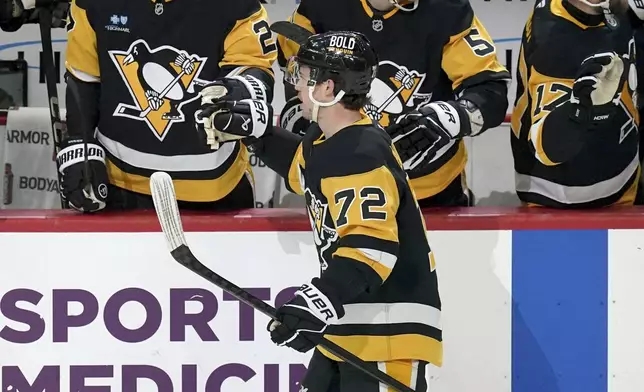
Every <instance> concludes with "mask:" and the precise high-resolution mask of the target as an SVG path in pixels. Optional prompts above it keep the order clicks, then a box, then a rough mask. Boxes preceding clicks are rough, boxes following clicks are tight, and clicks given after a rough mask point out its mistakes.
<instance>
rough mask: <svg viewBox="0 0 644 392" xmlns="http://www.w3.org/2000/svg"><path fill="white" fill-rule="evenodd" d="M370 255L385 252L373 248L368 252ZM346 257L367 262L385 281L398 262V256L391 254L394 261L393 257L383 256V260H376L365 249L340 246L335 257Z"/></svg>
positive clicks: (334, 254)
mask: <svg viewBox="0 0 644 392" xmlns="http://www.w3.org/2000/svg"><path fill="white" fill-rule="evenodd" d="M367 253H369V254H370V255H372V256H373V254H374V253H384V252H376V251H373V250H371V252H367ZM336 256H337V257H346V258H347V259H351V260H355V261H359V262H361V263H365V264H366V265H368V266H369V267H371V268H372V269H373V270H374V271H376V273H377V274H378V275H379V276H380V279H382V281H383V282H384V281H385V280H387V278H388V277H389V275H390V274H391V271H392V270H393V268H394V265H395V264H396V260H395V259H396V256H393V255H389V256H391V257H393V261H392V259H391V257H387V256H385V257H383V258H382V261H376V260H373V259H372V258H371V257H369V256H367V255H366V254H365V253H363V251H361V250H359V249H356V248H346V247H340V248H338V249H337V250H336V251H335V252H334V253H333V257H336Z"/></svg>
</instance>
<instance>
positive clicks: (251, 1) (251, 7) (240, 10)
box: [222, 0, 264, 20]
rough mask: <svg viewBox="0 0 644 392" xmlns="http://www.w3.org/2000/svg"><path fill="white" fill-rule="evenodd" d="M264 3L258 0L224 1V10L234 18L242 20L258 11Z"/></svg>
mask: <svg viewBox="0 0 644 392" xmlns="http://www.w3.org/2000/svg"><path fill="white" fill-rule="evenodd" d="M262 7H264V5H263V4H262V3H261V2H260V1H259V0H234V1H229V2H226V7H225V9H224V10H222V11H225V12H227V13H229V14H230V15H231V17H233V18H234V19H235V20H243V19H246V18H248V17H249V16H251V15H253V14H254V13H256V12H257V11H259V10H260V9H261V8H262Z"/></svg>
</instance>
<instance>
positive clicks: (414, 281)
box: [287, 117, 442, 366]
mask: <svg viewBox="0 0 644 392" xmlns="http://www.w3.org/2000/svg"><path fill="white" fill-rule="evenodd" d="M287 184H288V186H289V188H290V189H291V190H293V191H295V192H296V193H298V194H303V195H304V196H305V198H306V201H307V209H308V214H309V217H310V219H311V226H312V229H313V236H314V241H315V245H316V247H317V251H318V255H319V260H320V264H321V269H322V276H324V274H325V271H326V270H327V269H329V271H330V269H331V268H342V267H349V266H351V267H354V268H356V269H359V270H361V271H363V276H365V279H366V280H370V281H372V282H377V283H378V284H376V285H375V286H376V287H378V289H377V290H375V291H374V292H371V293H368V294H367V293H363V294H361V295H359V296H358V297H356V298H355V299H352V300H350V301H349V302H350V303H348V304H345V305H344V307H345V316H344V317H343V318H342V319H340V320H339V324H337V325H331V326H329V327H328V329H327V338H329V339H331V340H333V341H335V342H336V343H338V344H340V345H341V346H342V347H344V348H346V349H348V350H349V351H351V352H353V353H354V354H356V355H358V356H359V357H360V358H362V359H363V360H365V361H389V360H397V359H417V360H424V361H427V362H431V363H433V364H434V365H437V366H440V364H441V362H442V332H441V327H440V314H441V303H440V298H439V294H438V286H437V279H436V272H435V262H434V257H433V254H432V253H431V250H430V247H429V244H428V241H427V236H426V230H425V224H424V220H423V217H422V214H421V212H420V209H419V208H418V203H417V202H416V199H415V198H414V194H413V191H412V190H411V187H410V184H409V180H408V177H407V175H406V174H405V172H404V171H403V169H402V165H401V163H400V158H399V157H398V155H397V154H396V152H395V150H394V147H393V145H392V144H391V140H390V139H389V138H388V136H387V135H386V133H385V132H384V131H383V130H382V129H381V128H379V127H376V126H375V125H372V120H370V119H369V118H367V117H364V118H363V119H362V120H361V121H358V122H357V123H355V124H353V125H351V126H349V127H347V128H345V129H343V130H341V131H340V132H338V133H336V134H335V135H334V136H333V137H331V138H329V139H325V138H324V136H323V135H322V132H321V131H320V129H319V127H318V126H317V125H316V124H315V123H314V124H313V125H311V128H309V130H308V131H307V133H306V135H305V136H304V138H303V139H302V142H301V143H300V146H299V148H298V150H297V152H296V154H295V158H294V160H293V162H292V164H291V168H290V172H289V176H288V180H287ZM333 263H336V264H335V267H334V264H333ZM338 263H343V265H342V267H340V266H338V265H337V264H338ZM365 270H366V271H368V273H364V271H365ZM330 273H331V272H330ZM356 283H357V282H351V281H348V282H342V283H341V284H346V285H352V284H354V285H355V284H356ZM385 315H386V316H385ZM323 353H325V354H326V355H328V356H330V357H331V358H332V359H336V358H334V357H333V356H332V355H331V354H329V353H326V352H324V351H323Z"/></svg>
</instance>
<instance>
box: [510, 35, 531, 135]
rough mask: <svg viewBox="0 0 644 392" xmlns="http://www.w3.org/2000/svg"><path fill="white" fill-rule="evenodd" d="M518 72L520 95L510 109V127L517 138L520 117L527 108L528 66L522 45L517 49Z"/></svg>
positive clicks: (520, 123)
mask: <svg viewBox="0 0 644 392" xmlns="http://www.w3.org/2000/svg"><path fill="white" fill-rule="evenodd" d="M519 74H520V75H521V84H522V85H521V88H522V91H521V96H520V97H519V99H518V100H517V103H516V105H515V106H514V110H513V111H512V120H511V128H512V132H513V133H514V135H515V136H516V137H517V138H518V137H519V135H520V134H521V126H522V125H523V124H522V122H521V119H522V118H523V116H524V114H525V111H526V109H527V108H528V89H527V88H528V68H527V66H526V62H525V52H524V48H523V45H521V49H520V50H519Z"/></svg>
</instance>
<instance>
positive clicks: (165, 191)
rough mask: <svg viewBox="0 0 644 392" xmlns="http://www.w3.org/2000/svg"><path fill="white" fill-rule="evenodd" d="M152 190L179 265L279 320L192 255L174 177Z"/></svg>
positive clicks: (354, 361)
mask: <svg viewBox="0 0 644 392" xmlns="http://www.w3.org/2000/svg"><path fill="white" fill-rule="evenodd" d="M150 190H151V192H152V200H153V201H154V209H155V210H156V213H157V216H158V218H159V223H160V224H161V229H162V230H163V234H164V235H165V239H166V243H167V245H168V247H169V248H170V254H171V255H172V257H173V258H174V259H175V260H176V261H177V262H179V264H181V265H183V266H184V267H186V268H187V269H189V270H190V271H192V272H194V273H195V274H197V275H199V276H201V277H202V278H204V279H205V280H207V281H209V282H210V283H212V284H214V285H215V286H218V287H219V288H221V289H222V290H224V291H225V292H227V293H229V294H231V295H232V296H234V297H235V298H237V299H238V300H239V301H241V302H243V303H245V304H247V305H248V306H250V307H252V308H253V309H255V310H257V311H259V312H261V313H263V314H264V315H266V316H268V317H270V318H271V319H273V320H277V311H276V309H275V308H274V307H272V306H270V305H269V304H267V303H266V302H264V301H262V300H261V299H259V298H257V297H255V296H254V295H252V294H250V293H249V292H248V291H246V290H244V289H242V288H240V287H238V286H236V285H235V284H233V283H231V282H229V281H228V280H226V279H224V278H223V277H221V276H220V275H217V274H216V273H215V272H214V271H212V270H211V269H209V268H208V267H206V266H205V265H203V264H202V263H201V262H200V261H199V260H198V259H197V258H196V257H195V255H194V254H193V253H192V251H191V250H190V248H189V247H188V245H187V242H186V238H185V235H184V231H183V226H182V224H181V215H180V214H179V207H178V205H177V199H176V195H175V192H174V185H173V184H172V179H171V178H170V176H169V175H168V174H167V173H165V172H156V173H154V174H152V176H151V177H150ZM319 345H320V346H322V347H324V348H325V349H327V350H328V351H329V352H330V353H331V354H333V355H335V356H337V357H339V358H341V359H342V360H344V361H345V362H347V363H349V364H351V365H353V366H355V367H356V368H357V369H358V370H360V371H362V372H364V373H365V374H367V375H369V376H370V377H373V378H374V379H376V380H378V381H379V382H381V383H383V384H385V385H387V386H388V387H390V388H393V389H395V390H396V391H398V392H413V391H414V390H413V389H411V388H410V387H408V386H406V385H404V384H402V383H401V382H400V381H398V380H396V379H394V378H393V377H391V376H390V375H388V374H386V373H383V372H381V371H380V370H378V369H377V368H369V366H368V364H367V363H366V362H364V361H363V360H361V359H360V358H358V357H356V356H355V355H353V354H352V353H350V352H349V351H347V350H345V349H343V348H342V347H340V346H338V345H337V344H335V343H333V342H331V341H330V340H328V339H326V338H322V339H321V341H320V343H319Z"/></svg>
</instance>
